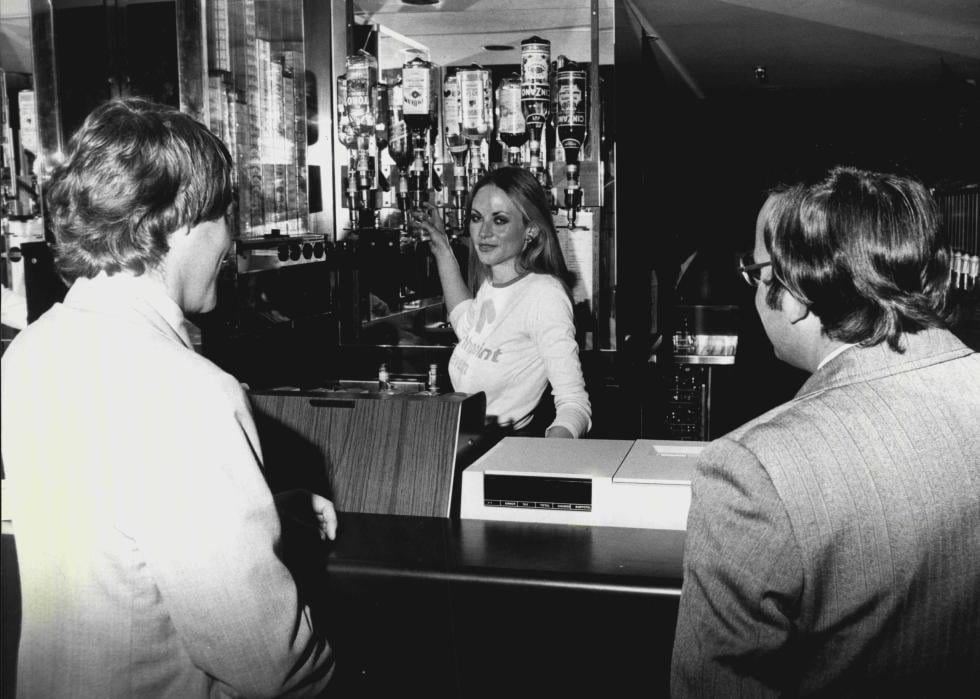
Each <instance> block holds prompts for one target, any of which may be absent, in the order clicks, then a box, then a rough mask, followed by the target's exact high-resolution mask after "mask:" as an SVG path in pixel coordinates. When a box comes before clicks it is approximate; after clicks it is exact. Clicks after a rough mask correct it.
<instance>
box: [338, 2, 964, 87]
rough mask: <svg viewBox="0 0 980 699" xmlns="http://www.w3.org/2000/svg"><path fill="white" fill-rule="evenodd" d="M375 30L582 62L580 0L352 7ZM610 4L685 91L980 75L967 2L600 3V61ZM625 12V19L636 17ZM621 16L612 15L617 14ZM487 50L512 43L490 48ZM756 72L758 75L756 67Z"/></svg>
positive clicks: (440, 59)
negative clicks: (548, 47)
mask: <svg viewBox="0 0 980 699" xmlns="http://www.w3.org/2000/svg"><path fill="white" fill-rule="evenodd" d="M354 5H355V11H356V14H357V17H358V21H360V22H371V23H378V24H381V25H383V26H385V27H386V28H387V29H389V30H391V31H393V32H395V33H397V34H401V35H404V36H407V37H409V38H411V39H413V40H415V41H417V42H419V43H421V44H424V45H425V46H426V47H428V48H429V49H430V52H431V58H432V60H434V61H435V62H436V63H437V64H440V65H459V64H466V63H471V62H476V63H481V64H499V63H515V64H516V63H518V62H519V60H520V41H521V39H524V38H526V37H528V36H530V35H532V34H537V35H539V36H542V37H544V38H547V39H549V40H550V41H551V42H552V54H553V56H554V55H558V54H564V55H566V56H567V57H568V58H570V59H572V60H577V61H587V60H589V56H590V43H589V42H590V33H589V28H590V7H591V3H590V1H589V0H441V2H438V3H437V4H435V5H430V6H420V7H416V6H410V5H406V4H405V3H403V2H402V0H354ZM615 5H622V6H623V7H625V8H626V13H627V16H629V17H631V21H632V22H634V23H636V24H637V25H640V26H643V27H644V29H645V30H646V31H647V33H648V35H650V36H652V37H656V38H655V39H653V41H654V44H655V45H656V47H657V48H658V49H659V50H660V52H661V55H662V56H665V57H667V58H668V59H669V62H670V63H671V64H672V65H673V68H674V70H675V71H676V76H678V77H679V78H681V79H682V80H683V84H684V85H685V86H686V89H691V90H693V91H694V92H695V93H696V94H699V95H710V94H711V93H712V92H715V91H719V90H731V89H772V88H781V87H786V88H803V89H805V88H836V87H863V86H876V85H885V86H888V85H912V84H925V83H929V82H932V81H936V80H938V79H939V78H940V76H941V75H942V74H943V73H944V71H945V72H946V73H947V74H949V73H952V74H953V75H956V76H959V77H961V78H962V79H964V80H968V81H971V82H972V83H973V84H974V85H975V84H976V82H977V81H978V80H980V2H977V0H615V2H614V0H599V2H598V7H599V13H598V19H599V22H598V25H599V39H600V62H601V63H603V64H608V63H612V62H613V53H614V44H613V28H614V22H615V16H616V11H615ZM634 10H635V13H634ZM620 16H622V15H620ZM486 44H503V45H510V46H513V47H514V48H513V49H512V50H510V51H505V52H499V53H498V52H493V53H491V52H488V51H486V50H484V49H483V48H482V47H483V46H484V45H486ZM757 66H764V67H765V68H766V80H765V81H764V82H763V81H760V80H758V79H757V78H756V77H755V68H756V67H757Z"/></svg>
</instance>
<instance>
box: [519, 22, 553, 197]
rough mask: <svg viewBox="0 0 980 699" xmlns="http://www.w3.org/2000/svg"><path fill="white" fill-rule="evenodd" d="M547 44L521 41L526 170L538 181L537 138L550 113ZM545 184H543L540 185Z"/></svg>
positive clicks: (541, 175) (534, 38) (538, 40)
mask: <svg viewBox="0 0 980 699" xmlns="http://www.w3.org/2000/svg"><path fill="white" fill-rule="evenodd" d="M550 65H551V42H550V41H548V40H547V39H542V38H541V37H539V36H532V37H529V38H527V39H524V41H522V42H521V110H522V111H523V113H524V120H525V122H526V124H527V132H528V136H529V143H528V150H529V155H530V160H531V162H530V164H529V169H530V170H531V172H532V173H533V174H534V175H535V176H536V177H537V178H538V180H539V181H541V180H543V178H544V171H545V169H544V163H543V159H542V157H541V136H542V134H543V133H544V128H545V126H546V125H547V124H548V115H549V113H550V110H551V82H550V80H549V69H550ZM542 184H543V185H546V184H547V183H546V182H542Z"/></svg>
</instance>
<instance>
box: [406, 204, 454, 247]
mask: <svg viewBox="0 0 980 699" xmlns="http://www.w3.org/2000/svg"><path fill="white" fill-rule="evenodd" d="M410 216H411V217H412V223H413V224H414V225H415V226H417V227H418V228H421V229H422V230H423V231H424V232H425V233H426V234H428V237H429V241H430V243H429V244H430V245H431V246H432V254H433V255H435V256H437V257H438V256H439V255H440V254H450V255H452V254H453V250H452V248H451V247H450V245H449V236H448V235H446V225H445V223H443V221H442V214H441V213H440V211H439V209H438V208H436V207H435V206H434V205H432V204H430V203H429V202H423V204H422V211H419V210H413V211H412V212H411V214H410Z"/></svg>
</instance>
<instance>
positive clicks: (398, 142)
mask: <svg viewBox="0 0 980 699" xmlns="http://www.w3.org/2000/svg"><path fill="white" fill-rule="evenodd" d="M403 94H404V91H403V89H402V81H401V78H399V79H398V80H396V81H395V83H394V84H392V85H390V86H389V87H388V155H390V156H391V159H392V160H393V161H394V162H395V168H396V169H397V171H398V172H397V178H398V184H397V187H396V196H397V200H398V209H399V210H400V211H401V212H402V232H404V233H407V232H408V210H409V196H408V168H409V166H410V165H411V164H412V161H413V160H414V156H415V150H414V148H413V147H412V142H411V138H410V137H409V131H408V124H406V123H405V115H404V113H403V107H404V98H403Z"/></svg>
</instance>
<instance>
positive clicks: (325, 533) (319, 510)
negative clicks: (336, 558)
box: [310, 493, 337, 541]
mask: <svg viewBox="0 0 980 699" xmlns="http://www.w3.org/2000/svg"><path fill="white" fill-rule="evenodd" d="M310 496H311V503H312V505H313V512H314V513H315V514H316V520H317V523H318V524H319V525H320V538H321V539H330V541H333V540H334V539H336V538H337V510H336V509H334V506H333V503H332V502H331V501H330V500H327V499H326V498H325V497H323V496H322V495H317V494H316V493H310Z"/></svg>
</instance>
